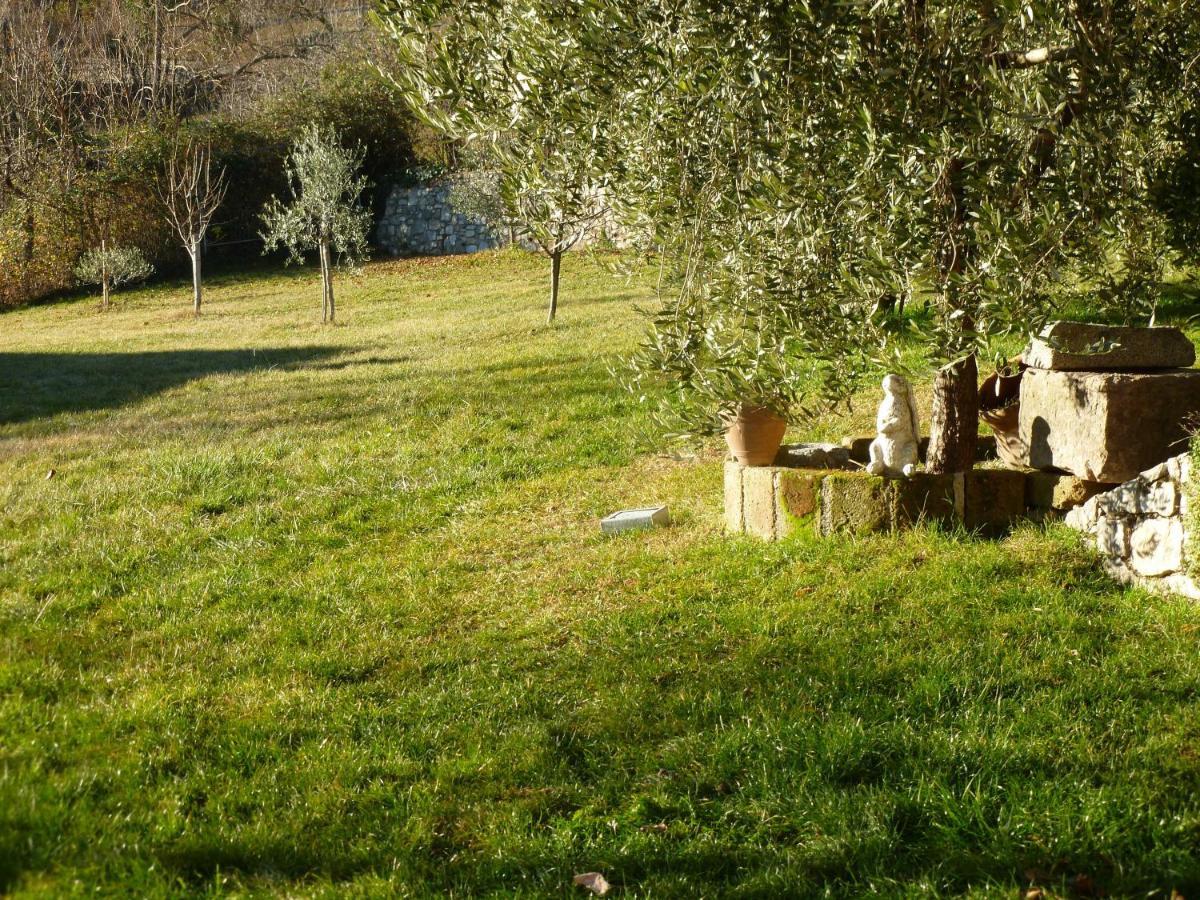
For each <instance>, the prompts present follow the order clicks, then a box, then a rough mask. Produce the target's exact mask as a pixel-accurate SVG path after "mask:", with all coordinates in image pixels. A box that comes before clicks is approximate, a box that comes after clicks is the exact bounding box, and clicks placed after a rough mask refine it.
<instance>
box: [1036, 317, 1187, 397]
mask: <svg viewBox="0 0 1200 900" xmlns="http://www.w3.org/2000/svg"><path fill="white" fill-rule="evenodd" d="M1024 361H1025V364H1026V365H1027V366H1032V367H1033V368H1035V369H1053V370H1056V371H1078V370H1091V371H1096V370H1112V369H1176V368H1187V367H1188V366H1190V365H1192V364H1193V363H1194V362H1195V361H1196V348H1195V347H1194V346H1193V345H1192V342H1191V341H1190V340H1189V339H1188V337H1187V335H1185V334H1184V333H1183V332H1182V331H1180V330H1179V329H1178V328H1130V327H1121V326H1115V325H1091V324H1087V323H1084V322H1054V323H1053V324H1051V325H1048V326H1046V328H1045V330H1044V331H1043V332H1042V334H1041V336H1040V337H1038V338H1035V339H1034V340H1033V341H1032V342H1031V343H1030V345H1029V348H1028V349H1027V350H1026V351H1025V353H1024ZM1022 402H1024V401H1022Z"/></svg>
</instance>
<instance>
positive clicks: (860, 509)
mask: <svg viewBox="0 0 1200 900" xmlns="http://www.w3.org/2000/svg"><path fill="white" fill-rule="evenodd" d="M891 527H892V491H891V489H890V487H889V483H888V482H887V481H886V480H885V479H883V478H878V477H876V476H874V475H866V474H859V473H848V472H847V473H832V474H830V475H829V476H827V477H826V478H825V480H824V481H823V482H822V483H821V533H822V534H834V533H836V532H850V533H851V534H869V533H871V532H876V531H888V530H890V529H891Z"/></svg>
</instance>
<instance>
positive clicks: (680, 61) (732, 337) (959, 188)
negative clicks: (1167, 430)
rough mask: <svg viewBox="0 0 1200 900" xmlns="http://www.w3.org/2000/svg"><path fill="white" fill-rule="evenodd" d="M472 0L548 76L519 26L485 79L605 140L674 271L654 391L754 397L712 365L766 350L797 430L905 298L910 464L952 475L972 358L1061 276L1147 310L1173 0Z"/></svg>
mask: <svg viewBox="0 0 1200 900" xmlns="http://www.w3.org/2000/svg"><path fill="white" fill-rule="evenodd" d="M481 5H484V6H485V7H486V8H487V9H495V8H498V7H500V6H503V7H504V11H505V14H506V15H508V16H510V17H512V18H513V19H516V20H519V21H520V22H525V21H539V20H542V19H545V20H547V21H550V22H552V23H553V27H552V29H551V30H552V31H553V33H554V40H555V41H556V42H558V44H560V45H561V46H563V47H566V48H569V51H568V52H569V53H570V54H571V56H572V59H571V61H570V68H569V70H568V72H569V77H568V78H567V79H565V80H555V79H552V78H551V79H548V78H547V75H548V73H547V70H546V69H545V68H544V67H543V65H542V62H541V61H540V60H539V59H538V56H539V55H540V54H541V53H542V52H543V49H542V43H541V41H540V40H528V39H527V35H526V28H525V26H524V25H515V26H513V27H511V28H509V29H508V30H507V31H506V32H505V35H506V39H505V42H501V44H500V45H499V47H498V49H497V50H496V51H495V52H496V53H498V54H499V55H500V57H501V59H502V63H503V67H505V68H506V71H507V76H506V77H507V78H508V80H509V81H510V82H511V83H514V84H517V85H524V84H525V83H527V82H529V83H532V84H534V85H536V87H534V88H531V89H530V90H531V91H532V92H535V93H536V92H539V91H545V90H548V89H547V88H546V87H545V86H546V85H550V84H552V85H554V86H555V89H557V90H558V91H560V92H561V93H566V94H569V95H570V100H569V102H564V103H563V105H562V106H561V107H559V108H558V109H557V114H558V116H557V119H556V120H555V121H554V126H555V127H556V128H558V129H560V130H562V131H564V132H567V133H571V134H589V135H591V134H595V135H599V136H605V137H604V138H603V139H602V140H601V141H599V142H598V150H597V152H598V154H599V159H598V162H599V163H600V165H601V166H602V168H603V169H604V170H605V171H606V172H607V173H609V179H608V180H609V182H610V183H611V186H612V192H613V196H614V197H615V198H617V199H618V200H619V201H620V202H621V203H622V205H624V206H626V207H628V208H630V209H633V210H635V211H637V213H638V215H639V217H640V218H641V219H642V220H643V221H645V222H646V223H648V225H649V227H651V228H653V229H654V236H655V239H656V242H657V243H658V244H659V245H660V246H662V247H663V248H665V251H666V252H667V253H668V254H669V256H670V258H671V259H672V260H674V261H675V262H676V263H677V270H678V272H679V278H678V280H677V282H676V286H677V292H676V294H675V296H674V297H673V298H669V300H668V303H667V305H666V307H665V308H664V310H663V311H661V312H660V313H659V314H658V315H657V316H656V318H655V321H654V325H653V331H652V334H651V336H650V338H649V339H648V340H647V342H646V345H645V347H644V348H643V353H642V354H641V355H640V357H639V360H640V364H641V366H642V371H643V373H644V374H646V375H647V376H648V377H649V376H655V377H659V378H660V379H661V380H662V381H664V382H666V383H668V384H671V385H672V386H673V387H672V391H673V393H675V394H679V393H680V392H684V393H686V392H688V391H689V390H690V387H689V385H695V386H696V387H697V390H700V391H704V390H725V388H722V387H721V385H730V386H731V387H730V388H729V389H737V390H747V389H749V388H750V387H753V388H754V389H756V390H759V391H766V390H767V389H768V388H769V385H767V384H766V383H765V382H762V383H758V384H755V385H749V386H748V385H744V384H743V385H740V386H738V384H737V383H738V381H739V379H736V378H734V379H728V378H724V377H708V376H711V375H712V374H713V373H714V372H719V371H720V370H741V369H745V370H746V371H762V372H770V371H771V370H772V368H773V366H757V367H756V359H758V358H759V357H761V356H762V355H764V354H781V355H784V356H785V357H786V358H789V359H791V361H792V366H793V367H794V368H795V369H796V370H797V371H803V370H807V371H808V372H809V373H810V375H811V376H812V377H811V380H810V381H809V382H808V383H810V384H815V385H818V387H814V388H812V389H811V390H810V391H809V392H807V397H806V398H799V399H798V400H797V403H798V414H799V415H804V414H806V413H807V412H809V411H812V410H814V409H815V408H816V407H817V406H826V405H828V404H829V403H831V402H833V401H836V400H837V399H839V398H844V397H846V396H847V395H848V394H849V392H850V391H851V390H852V389H853V387H854V386H855V385H856V384H857V383H858V381H859V379H860V377H861V375H862V374H863V373H864V372H865V371H866V370H867V369H868V368H869V367H870V366H874V365H880V364H885V365H889V366H895V365H896V362H895V347H894V342H893V339H892V338H891V336H890V334H889V333H888V331H887V330H886V329H883V328H880V327H879V323H878V312H877V311H878V310H879V309H880V308H881V307H882V308H886V307H888V306H891V305H895V306H897V307H899V305H900V304H899V303H895V302H894V300H893V298H899V300H901V301H903V300H904V299H906V298H914V299H916V300H918V301H920V302H923V303H924V304H925V306H926V308H927V310H928V315H927V316H924V317H922V318H921V319H919V320H914V322H913V324H914V326H915V325H918V324H919V332H918V333H919V336H920V338H921V339H922V343H923V345H924V348H925V350H926V355H927V358H928V360H929V362H930V363H931V364H932V365H933V366H934V367H935V368H936V377H935V383H934V409H933V421H932V435H931V437H932V440H931V448H930V452H929V460H928V464H929V468H930V469H931V470H933V471H935V472H948V471H962V470H964V469H967V468H969V467H970V466H971V464H972V460H973V458H974V443H975V438H976V431H977V423H978V419H977V408H976V406H977V393H976V391H977V387H976V380H977V360H978V359H980V358H982V357H985V356H993V357H994V356H995V355H996V354H998V352H999V350H1000V349H1002V348H1003V346H1004V343H1005V341H1006V340H1007V339H1009V338H1011V337H1018V336H1024V335H1028V334H1029V333H1030V332H1033V331H1036V330H1037V329H1038V328H1039V327H1040V326H1041V324H1043V323H1044V322H1045V321H1046V320H1048V319H1050V318H1052V317H1054V316H1055V314H1056V313H1059V312H1060V311H1061V310H1062V308H1063V307H1064V305H1065V304H1066V303H1067V302H1070V301H1072V300H1073V299H1075V298H1073V297H1072V296H1071V293H1072V291H1076V292H1077V291H1078V290H1079V288H1080V287H1081V286H1082V287H1084V288H1085V289H1086V290H1087V291H1088V293H1087V295H1086V300H1085V302H1087V303H1089V305H1090V306H1091V307H1092V308H1093V309H1094V310H1096V311H1107V312H1110V313H1115V314H1119V315H1123V316H1125V317H1134V318H1140V319H1142V320H1149V319H1150V318H1151V315H1152V313H1153V305H1154V302H1155V299H1156V297H1157V289H1156V284H1157V281H1158V280H1159V278H1160V276H1161V273H1162V269H1163V266H1164V265H1165V264H1166V262H1167V261H1168V259H1169V257H1168V254H1167V245H1166V243H1165V242H1164V241H1163V239H1162V235H1163V234H1164V233H1165V224H1164V222H1163V219H1162V215H1161V213H1160V212H1159V211H1158V209H1157V208H1156V205H1155V203H1154V201H1153V196H1152V195H1153V191H1152V187H1153V185H1154V183H1155V182H1156V180H1157V179H1158V178H1159V177H1160V176H1161V173H1162V172H1163V171H1164V170H1167V169H1169V168H1170V166H1171V164H1172V163H1173V161H1174V160H1175V159H1176V157H1177V156H1178V154H1179V152H1180V146H1179V145H1180V142H1179V141H1178V139H1177V136H1176V135H1177V131H1178V125H1179V123H1180V122H1184V121H1189V120H1192V121H1194V118H1189V117H1194V115H1195V111H1196V108H1197V104H1198V103H1200V83H1198V78H1200V62H1198V61H1197V60H1198V59H1200V17H1197V16H1196V15H1195V13H1194V10H1193V9H1191V8H1190V7H1191V5H1192V4H1189V3H1188V2H1186V0H1126V2H1121V3H1106V2H1096V0H1026V2H1020V3H1016V2H1007V0H984V2H979V0H878V2H873V3H849V4H847V3H843V2H837V0H812V2H806V3H785V2H777V3H767V4H763V3H761V2H749V0H730V2H726V3H720V4H693V3H687V2H684V3H677V2H673V0H672V2H668V0H577V2H573V3H571V4H569V5H563V4H560V3H555V2H553V0H519V2H518V0H513V2H512V3H506V4H481ZM514 41H516V42H518V44H519V46H516V47H513V46H511V43H512V42H514ZM480 52H486V51H485V50H481V51H480ZM549 53H550V55H551V57H552V58H554V55H555V54H556V53H557V51H556V50H550V51H549ZM439 58H440V57H439ZM564 84H566V85H569V86H570V89H569V90H566V89H565V88H564V87H563V85H564ZM519 96H521V97H523V96H524V93H523V89H522V92H521V93H520V94H519ZM430 99H432V100H435V101H441V102H450V101H452V100H453V99H454V97H453V96H438V95H433V96H432V97H431V98H430ZM509 112H510V114H511V116H512V117H513V118H515V119H516V120H517V121H518V125H517V126H515V127H521V126H520V124H519V122H520V119H521V117H522V116H523V115H525V113H526V107H525V106H524V105H523V104H522V103H519V102H517V103H514V104H513V105H512V107H511V109H510V110H509ZM714 335H716V336H717V338H719V339H714ZM718 349H719V352H718ZM771 377H778V376H775V375H773V376H771ZM732 399H734V398H730V397H725V398H724V401H725V402H726V403H728V402H731V400H732ZM810 404H811V405H810Z"/></svg>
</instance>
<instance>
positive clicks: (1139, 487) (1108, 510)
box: [1064, 453, 1200, 599]
mask: <svg viewBox="0 0 1200 900" xmlns="http://www.w3.org/2000/svg"><path fill="white" fill-rule="evenodd" d="M1191 478H1192V465H1191V459H1190V457H1189V455H1188V454H1186V453H1185V454H1182V455H1180V456H1175V457H1172V458H1171V459H1169V460H1167V461H1166V462H1164V463H1161V464H1159V465H1157V466H1154V467H1152V468H1150V469H1148V470H1146V471H1145V472H1142V473H1141V474H1140V475H1138V476H1137V477H1136V478H1133V479H1131V480H1130V481H1127V482H1125V483H1124V484H1121V485H1119V486H1118V487H1116V488H1114V489H1113V490H1111V491H1108V492H1107V493H1103V494H1099V495H1097V496H1095V497H1093V498H1092V499H1090V500H1088V501H1087V502H1086V503H1084V504H1083V505H1082V506H1079V507H1076V508H1075V509H1073V510H1071V511H1070V512H1068V513H1067V515H1066V517H1065V519H1064V521H1065V522H1066V523H1067V524H1068V525H1070V526H1071V527H1072V528H1076V529H1078V530H1079V531H1082V532H1083V533H1084V534H1086V535H1087V536H1088V538H1089V540H1092V541H1095V545H1096V549H1097V550H1098V551H1099V552H1100V555H1101V556H1102V557H1103V558H1104V563H1105V567H1106V568H1107V569H1108V570H1109V572H1110V573H1111V574H1112V575H1114V576H1115V577H1117V578H1118V579H1120V580H1121V581H1124V582H1126V583H1133V584H1140V585H1143V586H1144V587H1148V588H1150V589H1152V590H1162V591H1169V592H1172V593H1178V594H1183V595H1184V596H1186V597H1191V598H1193V599H1200V586H1198V585H1197V584H1196V582H1195V580H1194V579H1193V578H1192V577H1191V575H1190V574H1189V572H1190V571H1191V566H1190V560H1189V558H1188V557H1189V552H1188V541H1187V520H1188V486H1189V484H1190V481H1191Z"/></svg>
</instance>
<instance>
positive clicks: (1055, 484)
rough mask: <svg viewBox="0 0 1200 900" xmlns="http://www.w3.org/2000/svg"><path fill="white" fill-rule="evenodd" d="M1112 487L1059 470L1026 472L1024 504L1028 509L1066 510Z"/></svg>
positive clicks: (1080, 504)
mask: <svg viewBox="0 0 1200 900" xmlns="http://www.w3.org/2000/svg"><path fill="white" fill-rule="evenodd" d="M1112 488H1113V485H1111V484H1103V483H1101V482H1099V481H1086V480H1085V479H1083V478H1077V477H1076V476H1074V475H1065V474H1063V473H1061V472H1027V473H1025V505H1026V506H1027V507H1028V508H1029V509H1037V510H1043V511H1045V510H1051V511H1054V512H1066V511H1067V510H1071V509H1074V508H1075V507H1077V506H1082V505H1083V504H1084V503H1086V502H1087V501H1088V500H1090V499H1092V498H1093V497H1095V496H1096V495H1097V494H1103V493H1104V492H1105V491H1109V490H1112Z"/></svg>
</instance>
